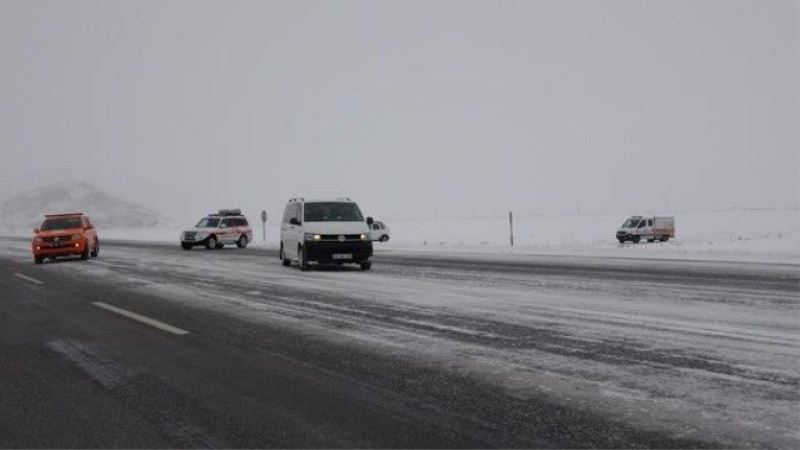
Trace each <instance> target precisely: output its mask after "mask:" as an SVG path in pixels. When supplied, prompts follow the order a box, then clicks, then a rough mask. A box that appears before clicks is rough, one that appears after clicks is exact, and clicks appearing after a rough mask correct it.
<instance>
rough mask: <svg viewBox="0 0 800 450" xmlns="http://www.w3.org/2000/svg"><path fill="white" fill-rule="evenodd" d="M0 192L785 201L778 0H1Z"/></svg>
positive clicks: (787, 135) (463, 204)
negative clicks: (60, 185) (69, 189)
mask: <svg viewBox="0 0 800 450" xmlns="http://www.w3.org/2000/svg"><path fill="white" fill-rule="evenodd" d="M0 11H1V12H2V14H0V57H1V58H2V61H3V67H4V70H3V71H2V73H0V98H2V102H0V148H2V153H3V164H2V166H0V189H1V190H2V195H0V202H1V201H3V200H6V199H7V198H8V197H9V196H11V195H13V194H14V193H16V192H19V191H23V190H27V189H32V188H37V187H39V186H43V185H46V184H50V183H52V182H58V181H65V180H75V181H84V182H87V183H89V184H92V185H95V186H97V187H98V188H100V189H103V190H106V191H108V192H110V193H112V194H114V195H118V196H121V197H123V198H125V199H128V200H132V201H136V202H139V203H142V204H145V205H148V206H151V207H153V208H155V209H157V210H160V211H167V212H169V211H177V212H178V213H179V214H178V215H179V216H184V215H187V214H188V215H191V214H195V215H198V216H199V215H202V214H204V213H206V212H208V211H209V210H214V209H216V208H221V207H241V208H243V209H245V210H249V211H250V212H251V213H255V212H257V211H260V210H261V209H266V210H268V211H269V213H270V217H272V218H274V217H275V215H276V214H280V212H281V210H282V209H283V206H284V205H285V202H286V200H287V199H288V198H290V197H295V196H312V195H313V196H322V197H331V196H349V197H351V198H353V199H355V200H357V201H358V202H359V203H360V204H361V205H362V209H364V210H365V212H369V213H371V214H375V215H378V216H381V217H390V218H391V217H430V216H431V215H433V214H436V215H441V216H442V217H446V216H458V215H488V214H493V213H496V214H503V213H504V212H505V211H508V210H514V211H515V212H520V213H523V214H532V213H542V214H552V213H569V212H576V211H577V209H578V208H580V211H581V212H582V213H585V214H592V213H613V212H623V211H627V212H631V211H637V210H640V211H648V210H666V209H668V210H693V209H715V208H731V207H773V208H796V207H798V203H799V202H798V196H799V195H800V194H799V193H798V191H799V185H798V179H799V178H800V176H799V174H798V170H799V167H800V166H799V164H800V161H798V150H799V149H800V127H798V125H799V124H800V110H799V109H798V104H800V44H799V43H798V42H800V36H798V31H797V30H798V26H797V25H798V17H799V16H798V14H800V12H799V11H798V4H797V3H796V2H788V1H787V2H774V3H771V4H770V7H769V8H764V7H763V5H762V4H759V3H758V2H750V1H737V2H728V1H725V2H711V1H703V2H670V3H641V2H627V1H617V2H604V3H602V4H601V3H594V2H574V3H573V2H570V3H564V2H504V3H501V4H498V3H490V2H435V3H429V2H403V3H392V2H380V3H377V2H337V3H322V2H307V3H302V4H284V3H267V2H235V3H221V2H168V3H167V2H158V3H156V2H130V3H119V2H93V1H84V2H69V3H62V2H16V1H4V2H3V3H2V4H1V6H0Z"/></svg>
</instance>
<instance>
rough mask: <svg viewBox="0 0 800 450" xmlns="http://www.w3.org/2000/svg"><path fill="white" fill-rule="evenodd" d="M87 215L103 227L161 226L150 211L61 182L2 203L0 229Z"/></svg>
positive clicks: (83, 185) (156, 214) (160, 219)
mask: <svg viewBox="0 0 800 450" xmlns="http://www.w3.org/2000/svg"><path fill="white" fill-rule="evenodd" d="M75 211H80V212H85V213H86V214H89V216H90V217H92V219H93V220H94V222H95V223H96V224H97V226H98V227H101V228H128V229H129V228H144V227H156V226H159V225H162V224H163V222H164V218H163V217H162V216H161V214H160V213H159V212H157V211H155V210H153V209H151V208H148V207H145V206H142V205H140V204H137V203H133V202H130V201H127V200H124V199H121V198H119V197H115V196H113V195H109V194H107V193H105V192H103V191H101V190H99V189H97V188H96V187H94V186H92V185H90V184H87V183H84V182H75V181H69V182H61V183H55V184H50V185H46V186H43V187H40V188H36V189H32V190H29V191H25V192H22V193H20V194H18V195H16V196H14V197H12V198H10V199H8V200H6V201H5V202H3V203H2V204H0V229H4V230H12V231H16V230H30V229H31V228H33V227H36V226H38V225H39V224H41V222H42V219H43V218H44V215H45V214H55V213H60V212H75Z"/></svg>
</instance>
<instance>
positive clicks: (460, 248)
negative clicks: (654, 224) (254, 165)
mask: <svg viewBox="0 0 800 450" xmlns="http://www.w3.org/2000/svg"><path fill="white" fill-rule="evenodd" d="M671 215H673V216H675V221H676V238H675V239H674V240H671V241H669V242H654V243H647V242H641V243H639V244H632V243H630V242H628V243H626V244H623V245H620V244H619V243H618V242H617V241H616V240H615V239H614V233H615V232H616V229H617V227H619V225H620V224H621V223H622V222H623V220H624V219H625V216H623V215H616V214H615V215H584V216H578V215H572V216H522V217H515V218H514V243H515V245H514V246H513V247H512V246H510V245H509V242H508V241H509V239H508V238H509V227H508V217H507V216H506V217H491V218H456V219H399V220H389V219H382V218H378V219H379V220H385V222H386V223H387V225H388V226H389V228H390V229H391V235H392V238H391V240H390V241H389V242H388V243H376V244H375V248H376V251H378V252H403V253H417V252H425V253H447V254H451V253H464V254H471V253H481V254H487V253H488V254H500V255H503V254H517V255H587V256H604V257H625V258H655V259H695V260H720V261H759V262H778V263H800V210H797V209H786V210H741V211H707V212H683V213H671ZM189 225H190V224H187V226H189ZM254 225H255V227H254V230H255V236H256V241H255V242H253V243H252V245H255V246H259V247H269V248H277V245H278V239H279V235H280V227H279V224H277V223H275V222H270V223H268V224H267V240H266V242H263V241H262V240H261V224H260V223H254ZM180 231H181V228H180V227H179V226H176V227H172V228H165V227H159V228H132V229H120V228H106V229H102V230H100V235H101V237H102V238H103V239H114V240H132V241H151V242H175V243H177V242H178V239H179V237H178V236H179V234H180ZM2 234H4V235H14V236H29V235H30V232H29V231H28V230H14V231H11V232H5V233H2Z"/></svg>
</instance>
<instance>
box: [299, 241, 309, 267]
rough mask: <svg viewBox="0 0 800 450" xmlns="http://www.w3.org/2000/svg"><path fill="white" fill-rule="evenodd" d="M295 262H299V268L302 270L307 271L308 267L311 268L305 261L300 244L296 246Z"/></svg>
mask: <svg viewBox="0 0 800 450" xmlns="http://www.w3.org/2000/svg"><path fill="white" fill-rule="evenodd" d="M297 262H298V263H299V264H300V270H302V271H303V272H307V271H308V269H310V268H311V267H310V266H309V265H308V261H306V255H305V252H304V251H303V247H302V246H299V247H297Z"/></svg>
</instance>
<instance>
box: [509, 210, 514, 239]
mask: <svg viewBox="0 0 800 450" xmlns="http://www.w3.org/2000/svg"><path fill="white" fill-rule="evenodd" d="M508 237H509V239H510V240H511V246H512V247H513V246H514V213H512V212H511V211H509V212H508Z"/></svg>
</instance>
